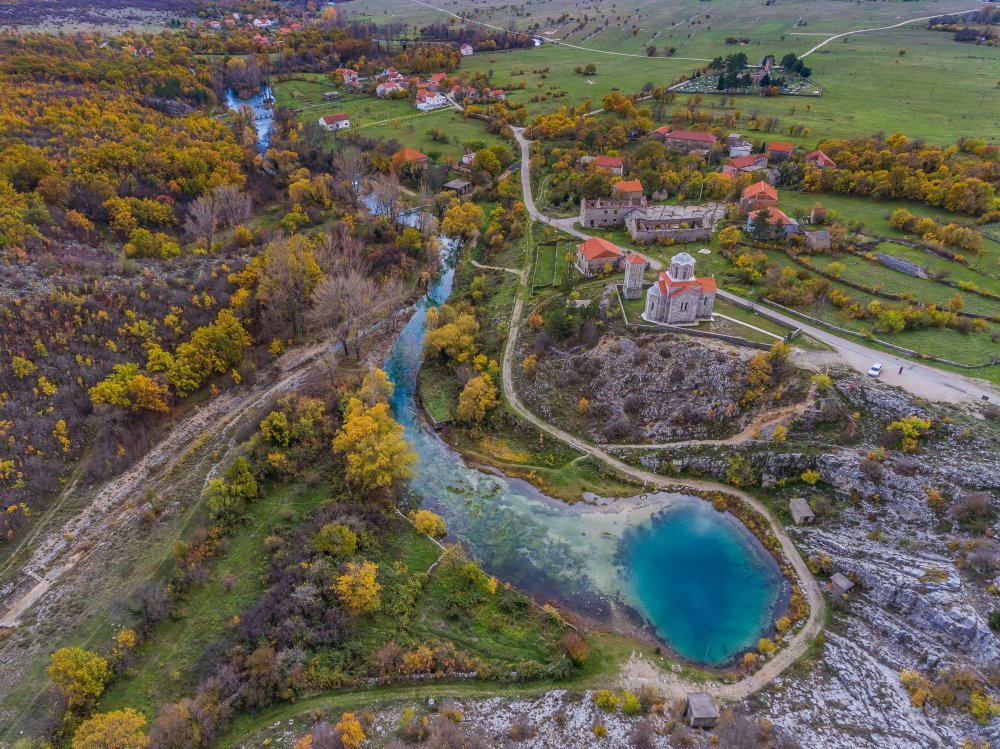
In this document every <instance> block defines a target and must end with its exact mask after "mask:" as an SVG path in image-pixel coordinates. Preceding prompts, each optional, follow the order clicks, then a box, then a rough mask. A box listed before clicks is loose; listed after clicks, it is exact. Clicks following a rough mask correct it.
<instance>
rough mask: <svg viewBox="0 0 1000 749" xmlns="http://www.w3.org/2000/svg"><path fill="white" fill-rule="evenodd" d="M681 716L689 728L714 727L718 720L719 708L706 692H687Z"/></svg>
mask: <svg viewBox="0 0 1000 749" xmlns="http://www.w3.org/2000/svg"><path fill="white" fill-rule="evenodd" d="M683 717H684V718H685V719H686V720H687V722H688V725H689V726H691V728H715V725H716V724H717V723H718V722H719V708H717V707H716V706H715V701H714V700H713V699H712V697H711V695H710V694H708V692H688V693H687V698H686V699H685V701H684V716H683Z"/></svg>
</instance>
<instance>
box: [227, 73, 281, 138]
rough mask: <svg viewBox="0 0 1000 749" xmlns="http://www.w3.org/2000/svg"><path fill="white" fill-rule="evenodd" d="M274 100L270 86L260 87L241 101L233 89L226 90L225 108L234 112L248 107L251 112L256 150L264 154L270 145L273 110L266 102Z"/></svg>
mask: <svg viewBox="0 0 1000 749" xmlns="http://www.w3.org/2000/svg"><path fill="white" fill-rule="evenodd" d="M273 100H274V93H273V92H272V91H271V87H270V86H267V85H265V86H262V87H261V89H260V91H258V92H257V93H256V94H254V95H253V96H250V97H248V98H246V99H241V98H240V97H239V96H237V95H236V92H235V91H233V89H231V88H230V89H226V107H228V108H229V109H231V110H232V111H234V112H236V111H238V110H239V108H240V107H250V109H252V110H253V119H254V128H255V129H256V130H257V150H258V151H259V152H260V153H261V154H264V153H266V152H267V149H268V147H269V146H270V145H271V125H272V124H273V123H274V110H273V109H272V108H271V107H270V106H268V102H271V101H273Z"/></svg>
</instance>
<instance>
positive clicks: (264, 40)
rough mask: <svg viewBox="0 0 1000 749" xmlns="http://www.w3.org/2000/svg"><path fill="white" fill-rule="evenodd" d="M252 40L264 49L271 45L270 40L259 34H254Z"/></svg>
mask: <svg viewBox="0 0 1000 749" xmlns="http://www.w3.org/2000/svg"><path fill="white" fill-rule="evenodd" d="M253 40H254V41H255V42H256V43H257V44H259V45H261V46H262V47H266V46H268V45H269V44H270V43H271V40H270V39H268V38H267V37H266V36H261V35H260V34H255V35H254V38H253Z"/></svg>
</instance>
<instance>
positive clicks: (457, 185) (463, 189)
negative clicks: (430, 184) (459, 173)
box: [444, 179, 472, 195]
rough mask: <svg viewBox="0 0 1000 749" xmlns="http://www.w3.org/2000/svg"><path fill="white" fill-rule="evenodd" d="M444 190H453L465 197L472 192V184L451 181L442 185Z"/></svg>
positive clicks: (455, 180)
mask: <svg viewBox="0 0 1000 749" xmlns="http://www.w3.org/2000/svg"><path fill="white" fill-rule="evenodd" d="M444 189H445V190H454V191H455V192H457V193H458V194H459V195H465V194H467V193H470V192H472V183H471V182H469V180H467V179H453V180H452V181H451V182H445V183H444Z"/></svg>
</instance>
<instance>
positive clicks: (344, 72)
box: [336, 68, 360, 88]
mask: <svg viewBox="0 0 1000 749" xmlns="http://www.w3.org/2000/svg"><path fill="white" fill-rule="evenodd" d="M336 74H337V75H339V76H340V79H341V80H342V81H343V82H344V85H345V86H348V87H351V88H354V87H355V86H358V85H360V82H359V81H358V71H357V70H351V69H350V68H337V70H336Z"/></svg>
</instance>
